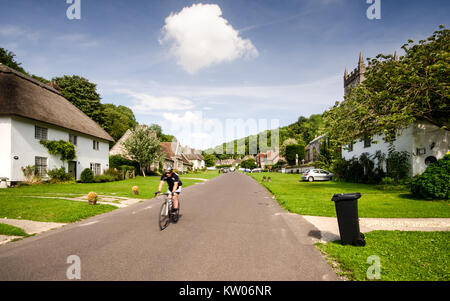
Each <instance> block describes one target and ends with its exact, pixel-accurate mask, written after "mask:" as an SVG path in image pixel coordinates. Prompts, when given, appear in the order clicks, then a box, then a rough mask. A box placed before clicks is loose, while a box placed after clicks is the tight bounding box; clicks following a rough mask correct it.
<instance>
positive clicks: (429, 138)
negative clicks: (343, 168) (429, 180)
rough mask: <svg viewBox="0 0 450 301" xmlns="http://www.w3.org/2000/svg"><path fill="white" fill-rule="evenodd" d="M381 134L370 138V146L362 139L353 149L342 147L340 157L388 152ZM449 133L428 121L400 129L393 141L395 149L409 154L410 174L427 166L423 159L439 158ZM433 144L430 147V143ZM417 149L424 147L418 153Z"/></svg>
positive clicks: (449, 135) (447, 147) (448, 140)
mask: <svg viewBox="0 0 450 301" xmlns="http://www.w3.org/2000/svg"><path fill="white" fill-rule="evenodd" d="M382 138H383V136H381V135H376V136H374V137H373V138H372V141H373V142H372V143H371V146H370V147H364V141H357V142H356V143H354V144H353V151H348V150H347V149H345V148H343V149H342V157H343V158H345V159H346V160H349V159H351V158H353V157H356V158H359V156H360V155H361V154H362V153H369V155H374V154H375V153H376V152H377V151H378V150H380V151H381V152H383V153H384V154H386V156H387V154H388V150H389V144H388V143H386V142H384V140H383V139H382ZM449 142H450V134H449V132H448V131H444V130H441V129H439V127H437V126H435V125H433V124H431V123H428V122H415V123H413V124H412V125H410V126H409V127H408V128H406V129H404V130H402V131H401V132H400V133H399V134H398V136H397V139H396V140H395V141H394V147H395V150H396V151H406V152H408V153H409V154H410V155H411V174H410V175H411V176H415V175H417V174H421V173H423V172H424V171H425V169H426V168H427V165H426V164H425V159H426V158H428V157H430V156H434V157H435V158H436V159H441V158H442V157H443V156H444V155H445V154H446V153H447V152H448V151H449ZM433 143H434V144H435V145H434V147H433V148H431V146H432V144H433ZM417 149H424V150H423V151H422V152H423V153H422V152H420V153H418V152H417Z"/></svg>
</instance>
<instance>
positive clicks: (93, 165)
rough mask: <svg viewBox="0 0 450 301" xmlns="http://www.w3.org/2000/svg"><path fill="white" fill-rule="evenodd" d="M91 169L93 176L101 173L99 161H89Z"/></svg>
mask: <svg viewBox="0 0 450 301" xmlns="http://www.w3.org/2000/svg"><path fill="white" fill-rule="evenodd" d="M91 170H92V172H93V173H94V176H98V175H101V174H102V168H101V165H100V163H91Z"/></svg>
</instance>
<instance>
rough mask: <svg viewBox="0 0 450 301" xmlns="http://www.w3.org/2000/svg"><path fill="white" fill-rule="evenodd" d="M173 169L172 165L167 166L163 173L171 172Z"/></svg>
mask: <svg viewBox="0 0 450 301" xmlns="http://www.w3.org/2000/svg"><path fill="white" fill-rule="evenodd" d="M172 171H173V168H172V167H168V168H166V169H165V170H164V172H165V173H171V172H172Z"/></svg>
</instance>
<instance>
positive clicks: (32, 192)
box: [0, 171, 218, 223]
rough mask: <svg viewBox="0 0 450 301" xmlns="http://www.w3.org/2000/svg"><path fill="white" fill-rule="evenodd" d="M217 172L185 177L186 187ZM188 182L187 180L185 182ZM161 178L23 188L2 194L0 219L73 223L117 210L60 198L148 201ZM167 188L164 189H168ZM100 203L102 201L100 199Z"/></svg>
mask: <svg viewBox="0 0 450 301" xmlns="http://www.w3.org/2000/svg"><path fill="white" fill-rule="evenodd" d="M217 175H218V174H217V173H216V172H209V171H207V172H200V173H191V174H187V175H182V176H181V180H182V182H183V187H188V186H191V185H194V184H195V183H201V182H203V181H201V180H194V179H187V178H201V179H211V178H213V177H215V176H217ZM184 178H186V179H184ZM159 182H160V177H145V178H144V177H136V178H135V179H129V180H123V181H117V182H108V183H89V184H80V183H78V184H77V183H73V184H72V183H71V184H43V185H31V186H21V187H17V188H11V189H1V190H0V217H7V218H14V219H27V220H33V221H42V222H60V223H71V222H75V221H79V220H82V219H85V218H88V217H91V216H94V215H97V214H101V213H106V212H109V211H111V210H114V209H117V207H115V206H112V205H100V204H98V205H95V206H92V205H88V204H87V202H77V201H70V200H62V199H58V198H61V197H64V196H65V197H75V196H74V195H72V194H77V195H78V196H80V195H86V194H88V193H89V192H91V191H94V192H96V193H97V194H99V195H111V196H120V197H129V198H139V199H149V198H153V197H154V192H155V191H156V190H157V189H158V185H159ZM133 186H138V187H139V194H138V195H134V194H133V192H132V190H131V188H132V187H133ZM166 187H167V185H165V186H164V187H163V189H164V190H165V189H167V188H166ZM29 196H45V197H52V198H51V199H47V198H45V199H44V198H33V197H29ZM100 199H101V197H100Z"/></svg>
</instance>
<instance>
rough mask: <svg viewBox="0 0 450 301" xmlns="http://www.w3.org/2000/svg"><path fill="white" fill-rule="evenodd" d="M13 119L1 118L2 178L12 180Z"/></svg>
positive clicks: (0, 174)
mask: <svg viewBox="0 0 450 301" xmlns="http://www.w3.org/2000/svg"><path fill="white" fill-rule="evenodd" d="M11 160H12V159H11V118H10V117H0V178H3V177H7V178H9V179H11Z"/></svg>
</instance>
